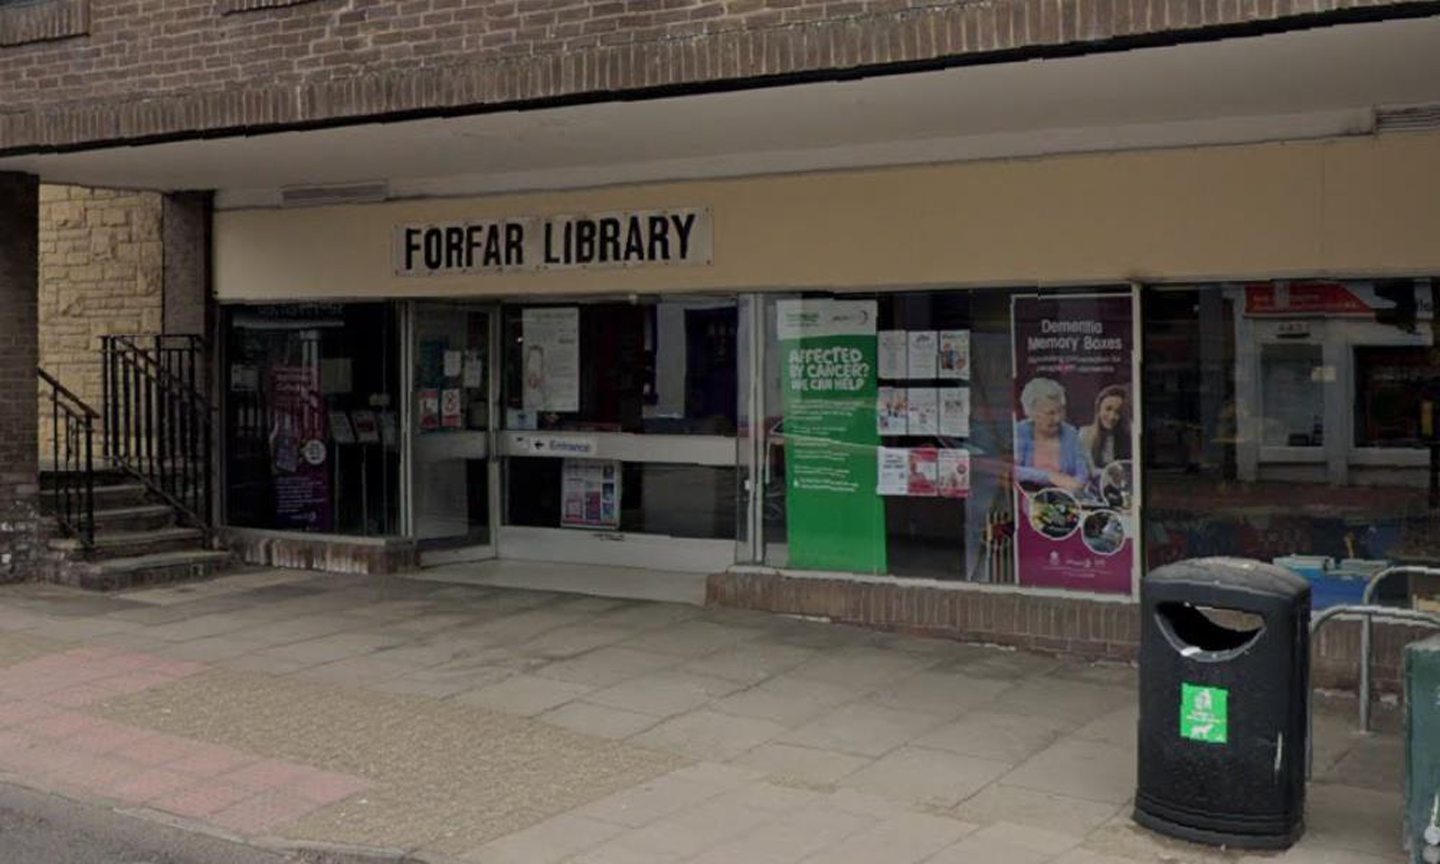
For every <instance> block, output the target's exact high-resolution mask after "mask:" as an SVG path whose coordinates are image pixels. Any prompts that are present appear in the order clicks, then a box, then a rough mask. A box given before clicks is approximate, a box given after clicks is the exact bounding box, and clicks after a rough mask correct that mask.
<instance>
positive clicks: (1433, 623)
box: [1305, 568, 1440, 777]
mask: <svg viewBox="0 0 1440 864" xmlns="http://www.w3.org/2000/svg"><path fill="white" fill-rule="evenodd" d="M1392 569H1399V568H1392ZM1422 569H1425V568H1422ZM1386 572H1387V571H1381V572H1380V573H1377V574H1375V576H1374V577H1373V579H1372V582H1371V584H1372V585H1373V584H1374V583H1377V582H1379V581H1380V578H1381V577H1382V576H1385V575H1386ZM1366 593H1367V595H1368V594H1369V593H1370V592H1369V590H1368V588H1367V591H1366ZM1357 615H1358V616H1360V617H1361V618H1362V619H1363V620H1364V622H1365V623H1366V624H1369V623H1370V622H1371V621H1372V620H1373V619H1374V618H1377V617H1378V618H1384V619H1388V620H1390V621H1394V622H1397V623H1404V624H1419V625H1422V626H1429V627H1434V628H1435V629H1437V630H1440V615H1437V614H1436V613H1434V612H1422V611H1420V610H1419V609H1403V608H1399V607H1396V606H1375V605H1363V606H1331V607H1330V608H1328V609H1325V610H1323V611H1321V612H1319V613H1317V614H1315V615H1313V616H1311V618H1310V636H1311V637H1312V639H1313V637H1314V635H1315V633H1316V632H1318V631H1319V630H1320V628H1321V627H1322V626H1323V625H1324V624H1326V623H1327V622H1329V621H1333V620H1335V619H1336V618H1339V617H1341V616H1357ZM1369 668H1370V653H1369V645H1368V644H1365V645H1363V646H1362V649H1361V654H1360V670H1361V691H1360V705H1361V723H1362V727H1361V731H1365V732H1368V731H1370V729H1369V726H1368V725H1364V724H1368V723H1369V720H1370V704H1369V703H1370V690H1369V685H1370V674H1369ZM1305 723H1306V727H1307V732H1306V735H1305V776H1306V777H1309V776H1310V771H1311V769H1312V768H1313V767H1314V763H1315V688H1314V687H1310V688H1309V689H1308V690H1307V692H1306V695H1305Z"/></svg>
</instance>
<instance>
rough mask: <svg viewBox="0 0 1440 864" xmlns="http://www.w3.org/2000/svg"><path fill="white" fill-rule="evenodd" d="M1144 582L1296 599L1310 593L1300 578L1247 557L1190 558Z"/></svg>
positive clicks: (1162, 570) (1155, 572)
mask: <svg viewBox="0 0 1440 864" xmlns="http://www.w3.org/2000/svg"><path fill="white" fill-rule="evenodd" d="M1145 581H1147V582H1150V583H1152V584H1167V585H1207V586H1213V587H1217V588H1235V589H1238V590H1241V591H1245V592H1247V593H1251V594H1268V595H1271V596H1274V597H1295V596H1298V595H1300V594H1304V593H1306V592H1307V591H1309V590H1310V583H1309V582H1306V581H1305V578H1304V577H1303V576H1300V575H1298V574H1296V573H1293V572H1291V571H1289V570H1286V569H1285V568H1284V567H1277V566H1276V565H1274V564H1267V563H1265V562H1264V561H1255V560H1252V559H1250V558H1221V557H1217V558H1192V559H1190V560H1188V561H1177V562H1176V563H1174V564H1166V565H1165V566H1164V567H1161V568H1159V569H1157V570H1153V571H1151V573H1150V575H1148V576H1146V577H1145Z"/></svg>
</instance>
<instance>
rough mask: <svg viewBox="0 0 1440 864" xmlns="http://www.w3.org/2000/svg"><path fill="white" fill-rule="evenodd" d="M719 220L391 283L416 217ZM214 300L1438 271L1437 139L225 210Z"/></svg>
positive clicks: (218, 239) (1439, 202)
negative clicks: (675, 214)
mask: <svg viewBox="0 0 1440 864" xmlns="http://www.w3.org/2000/svg"><path fill="white" fill-rule="evenodd" d="M665 207H710V208H711V209H712V211H713V220H714V229H713V230H714V263H713V264H712V265H710V266H702V267H645V268H632V269H595V270H584V271H575V270H572V271H563V272H548V273H533V272H526V273H507V274H494V275H491V274H471V275H464V276H446V277H397V276H395V275H394V274H393V271H394V263H393V261H392V243H393V240H392V237H393V232H394V229H395V226H397V225H400V224H403V223H407V222H425V221H446V220H464V219H480V218H494V217H504V216H523V215H556V214H565V213H595V212H601V211H607V210H623V209H649V208H665ZM215 244H216V249H215V265H216V270H215V273H216V284H217V290H218V293H219V296H220V298H221V299H222V300H279V299H300V298H344V297H426V296H433V297H439V296H478V295H526V294H580V293H628V292H642V293H644V292H659V291H703V290H708V289H721V290H733V289H747V290H748V289H767V288H788V287H816V288H827V287H834V288H844V287H875V286H888V285H895V286H899V285H926V284H949V285H1001V284H1017V283H1018V284H1036V283H1039V284H1061V283H1087V282H1089V283H1093V282H1110V281H1121V280H1130V279H1141V280H1146V279H1154V280H1160V279H1164V280H1184V279H1208V278H1227V277H1229V278H1235V277H1263V276H1277V277H1283V276H1305V275H1316V276H1318V275H1337V276H1338V275H1352V276H1361V275H1377V276H1378V275H1384V274H1392V273H1393V274H1420V273H1440V134H1413V135H1389V136H1384V137H1367V138H1353V139H1338V140H1333V141H1324V142H1303V143H1293V144H1263V145H1249V146H1234V147H1209V148H1200V149H1176V150H1161V151H1150V152H1135V153H1117V154H1087V155H1078V156H1061V157H1049V158H1043V159H1023V160H1011V161H989V162H974V163H965V164H952V165H935V166H921V167H905V168H890V169H882V170H871V171H852V172H834V173H817V174H802V175H788V176H781V177H761V178H748V179H738V180H720V181H704V182H691V183H671V184H653V185H637V186H625V187H615V188H608V189H595V190H585V191H577V192H566V193H544V194H533V195H506V196H492V197H483V198H469V199H458V198H457V199H438V200H426V201H399V202H388V203H384V204H374V205H359V206H350V207H333V208H312V209H292V210H240V211H232V212H222V213H218V214H217V215H216V230H215Z"/></svg>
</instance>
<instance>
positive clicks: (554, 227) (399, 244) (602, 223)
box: [395, 208, 711, 276]
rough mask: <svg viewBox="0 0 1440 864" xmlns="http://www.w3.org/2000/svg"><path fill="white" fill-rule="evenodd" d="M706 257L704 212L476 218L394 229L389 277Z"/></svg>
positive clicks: (707, 232)
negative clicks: (392, 272) (392, 254)
mask: <svg viewBox="0 0 1440 864" xmlns="http://www.w3.org/2000/svg"><path fill="white" fill-rule="evenodd" d="M710 253H711V236H710V211H709V209H707V208H688V209H678V210H635V211H626V212H619V213H599V214H595V215H589V216H523V217H515V218H505V219H477V220H471V221H465V222H440V223H426V224H408V225H400V226H397V227H396V229H395V272H396V274H398V275H400V276H449V275H454V274H461V273H490V272H493V273H500V272H507V271H516V270H572V269H576V268H584V267H641V266H655V265H684V264H689V265H695V264H709V263H710Z"/></svg>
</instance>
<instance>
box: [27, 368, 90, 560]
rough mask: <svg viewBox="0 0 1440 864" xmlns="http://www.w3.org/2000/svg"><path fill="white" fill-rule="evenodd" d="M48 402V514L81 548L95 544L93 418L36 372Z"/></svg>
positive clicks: (69, 394) (82, 403) (75, 398)
mask: <svg viewBox="0 0 1440 864" xmlns="http://www.w3.org/2000/svg"><path fill="white" fill-rule="evenodd" d="M36 371H37V372H39V373H40V381H41V382H42V383H43V384H45V385H47V386H48V387H49V388H50V390H49V393H48V394H42V395H43V396H45V398H47V399H48V400H49V402H50V458H51V474H50V482H51V486H50V488H49V489H48V490H46V494H47V495H48V496H49V498H50V505H51V511H52V512H53V513H54V515H55V519H56V521H58V522H59V523H60V526H61V528H63V529H64V531H65V532H66V533H67V534H69V535H70V536H72V537H75V538H76V539H78V540H79V541H80V543H81V544H82V545H83V546H84V547H85V548H87V549H88V548H90V547H92V546H93V545H94V544H95V446H94V436H95V419H96V418H97V417H99V416H100V415H99V414H97V413H96V412H95V409H93V408H91V407H90V406H89V405H86V404H85V401H84V400H82V399H81V398H80V397H79V396H76V395H75V394H74V393H72V392H70V391H69V390H67V389H66V388H65V385H63V384H61V383H60V382H59V381H57V380H55V378H54V377H53V376H51V375H50V374H49V373H48V372H46V371H45V370H44V369H37V370H36Z"/></svg>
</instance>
